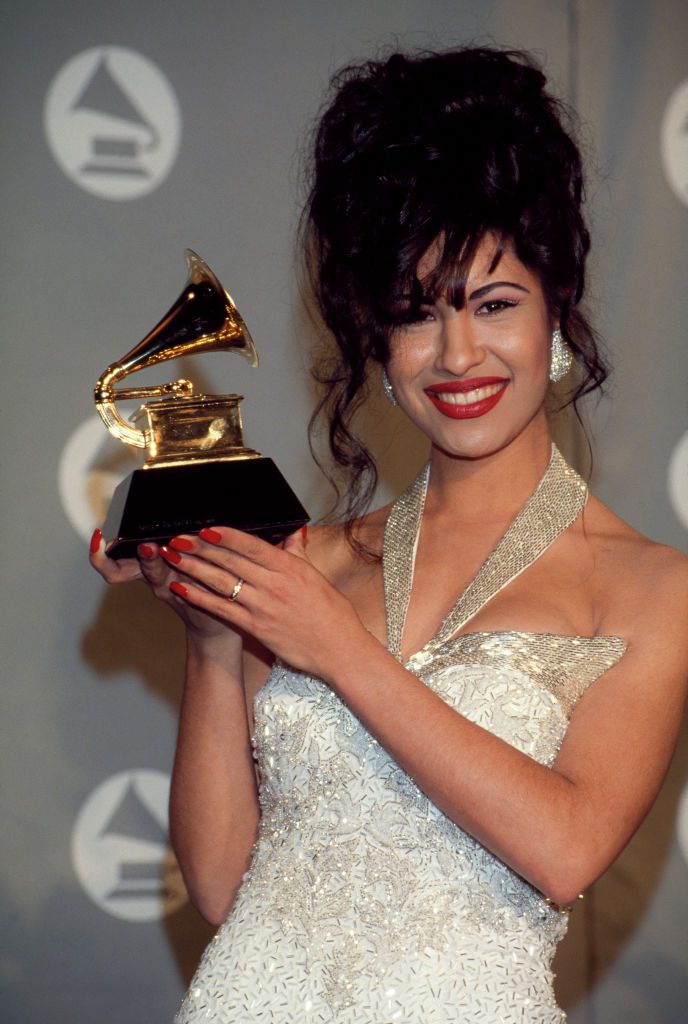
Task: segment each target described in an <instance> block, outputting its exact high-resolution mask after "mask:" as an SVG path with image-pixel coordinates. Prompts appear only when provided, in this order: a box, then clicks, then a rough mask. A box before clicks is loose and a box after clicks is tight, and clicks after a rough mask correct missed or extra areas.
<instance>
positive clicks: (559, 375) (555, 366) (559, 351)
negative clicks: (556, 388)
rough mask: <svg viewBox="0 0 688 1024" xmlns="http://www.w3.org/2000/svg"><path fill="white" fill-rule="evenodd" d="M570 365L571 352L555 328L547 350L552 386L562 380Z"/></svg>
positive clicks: (571, 361)
mask: <svg viewBox="0 0 688 1024" xmlns="http://www.w3.org/2000/svg"><path fill="white" fill-rule="evenodd" d="M572 365H573V352H572V351H571V349H570V348H569V346H568V345H567V344H566V342H565V341H564V336H563V334H562V333H561V331H560V330H559V328H558V327H557V329H556V331H552V345H551V347H550V350H549V379H550V380H551V381H552V383H553V384H556V383H557V381H560V380H563V379H564V377H565V376H566V374H567V373H568V372H569V370H570V369H571V367H572Z"/></svg>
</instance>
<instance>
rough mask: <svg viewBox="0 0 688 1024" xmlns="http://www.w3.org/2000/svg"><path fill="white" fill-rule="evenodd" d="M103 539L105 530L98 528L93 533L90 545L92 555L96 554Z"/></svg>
mask: <svg viewBox="0 0 688 1024" xmlns="http://www.w3.org/2000/svg"><path fill="white" fill-rule="evenodd" d="M102 539H103V531H102V530H99V529H98V528H96V529H95V530H94V531H93V535H92V537H91V543H90V545H89V551H90V553H91V554H92V555H95V553H96V551H97V550H98V548H99V547H100V542H101V540H102Z"/></svg>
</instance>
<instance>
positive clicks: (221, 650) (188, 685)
mask: <svg viewBox="0 0 688 1024" xmlns="http://www.w3.org/2000/svg"><path fill="white" fill-rule="evenodd" d="M172 557H174V552H172ZM91 562H92V564H93V566H94V568H95V569H96V570H97V571H98V572H99V573H100V574H101V575H102V576H103V577H104V578H105V579H106V580H107V581H108V582H110V583H120V582H126V581H128V580H133V579H140V578H144V579H145V580H146V582H147V583H148V584H149V586H150V587H151V590H152V591H153V593H154V594H155V595H156V596H157V597H159V598H160V599H161V600H163V601H165V603H167V604H169V605H170V607H171V608H172V609H173V610H174V611H175V612H177V614H179V615H180V617H181V618H182V620H183V622H184V624H185V626H186V634H187V665H186V680H185V685H184V693H183V698H182V706H181V711H180V720H179V734H178V742H177V751H176V756H175V764H174V772H173V776H172V788H171V793H170V834H171V840H172V845H173V847H174V850H175V853H176V854H177V857H178V860H179V864H180V867H181V870H182V874H183V876H184V880H185V883H186V886H187V889H188V891H189V895H190V897H191V901H192V902H193V903H194V905H195V906H196V907H197V909H198V910H199V911H200V912H201V913H202V914H203V916H204V917H206V918H207V920H208V921H210V922H211V923H213V924H219V923H220V922H221V921H222V920H224V918H225V917H226V915H227V912H228V910H229V908H230V906H231V904H232V901H233V899H234V896H235V894H236V890H237V889H238V887H239V885H240V883H241V879H242V876H243V874H244V873H245V871H246V870H247V868H248V864H249V860H250V854H251V849H252V846H253V843H254V840H255V836H256V830H257V827H258V821H259V809H258V797H257V786H256V777H255V772H254V766H253V759H252V755H251V744H250V731H251V720H250V712H249V706H250V703H251V701H252V695H253V693H254V692H255V690H256V689H258V687H259V686H260V685H261V684H262V682H263V681H264V679H265V677H266V676H267V673H268V670H269V661H270V657H269V655H268V653H267V652H266V651H264V650H263V649H262V648H261V647H260V645H259V644H257V643H256V641H255V640H253V638H251V637H248V638H242V636H241V634H240V633H239V632H237V631H236V630H234V629H232V628H231V627H229V626H228V625H227V623H224V622H220V621H218V620H217V619H214V618H213V617H212V616H209V615H207V614H205V613H203V612H199V611H198V610H196V609H193V608H191V607H189V606H188V605H187V604H186V603H185V602H184V601H180V600H179V599H178V598H177V597H175V596H173V594H172V593H171V592H170V589H169V584H170V583H171V582H173V581H174V580H175V579H178V575H177V573H176V572H175V571H174V566H170V565H169V564H167V563H166V562H165V561H164V560H163V559H162V558H161V557H160V556H159V552H158V550H157V548H155V547H154V546H148V547H144V548H143V549H142V551H141V557H140V558H139V559H127V560H124V561H120V562H114V561H112V560H111V559H108V558H107V557H106V556H105V554H104V551H103V545H102V537H100V538H98V537H95V536H94V542H93V544H92V549H91ZM244 639H245V640H246V642H245V643H244Z"/></svg>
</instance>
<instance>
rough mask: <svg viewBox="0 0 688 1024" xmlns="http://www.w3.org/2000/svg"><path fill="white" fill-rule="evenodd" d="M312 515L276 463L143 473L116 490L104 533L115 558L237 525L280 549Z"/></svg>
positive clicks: (218, 464) (199, 466) (207, 465)
mask: <svg viewBox="0 0 688 1024" xmlns="http://www.w3.org/2000/svg"><path fill="white" fill-rule="evenodd" d="M308 519H309V516H308V513H307V512H306V510H305V509H304V507H303V505H302V504H301V502H300V501H299V500H298V498H297V497H296V495H295V494H294V492H293V491H292V489H291V487H290V486H289V484H288V483H287V481H286V480H285V479H284V477H283V476H282V474H281V473H280V471H279V470H278V468H277V466H276V465H275V464H274V462H273V461H272V459H263V458H260V459H236V460H234V461H228V462H220V461H215V462H200V463H198V464H196V465H189V466H164V467H161V468H159V469H137V470H135V471H134V472H133V473H131V474H130V475H129V476H128V477H126V479H124V480H123V481H122V482H121V484H120V485H119V486H118V487H117V489H116V490H115V493H114V496H113V499H112V504H111V505H110V511H109V512H108V516H107V520H106V522H105V526H104V527H103V533H104V534H105V538H106V541H107V548H106V551H107V554H108V555H109V556H110V558H134V557H135V556H136V549H137V547H138V545H139V544H144V543H146V542H148V543H153V544H166V543H167V542H168V541H170V540H171V539H172V538H173V537H176V536H177V534H180V533H198V532H199V530H202V529H203V528H204V527H205V526H232V527H234V528H235V529H236V530H245V531H246V532H247V533H254V534H256V535H257V536H258V537H262V538H263V539H264V540H267V541H270V542H271V543H273V544H277V543H278V542H279V541H281V540H283V539H284V538H285V537H286V536H288V534H290V533H294V531H295V530H298V529H299V527H300V526H303V525H304V523H307V522H308Z"/></svg>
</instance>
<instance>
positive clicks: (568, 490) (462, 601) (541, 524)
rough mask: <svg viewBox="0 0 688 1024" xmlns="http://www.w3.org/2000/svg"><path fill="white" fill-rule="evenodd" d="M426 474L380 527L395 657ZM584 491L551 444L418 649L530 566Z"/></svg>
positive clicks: (578, 506) (451, 631)
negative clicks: (517, 504)
mask: <svg viewBox="0 0 688 1024" xmlns="http://www.w3.org/2000/svg"><path fill="white" fill-rule="evenodd" d="M429 479H430V466H429V464H428V465H427V466H425V468H424V469H423V470H422V471H421V472H420V474H419V475H418V476H417V477H416V479H415V480H414V481H413V483H412V484H411V486H410V487H409V488H408V489H407V490H406V491H404V493H403V494H402V495H401V496H400V497H399V498H398V499H397V500H396V501H395V503H394V505H393V506H392V509H391V511H390V514H389V517H388V519H387V524H386V526H385V535H384V544H383V553H382V571H383V578H384V590H385V613H386V618H387V645H388V647H389V650H390V651H391V652H392V654H394V656H395V657H396V658H397V659H398V660H400V661H401V660H402V655H401V644H402V636H403V631H404V625H405V622H406V614H407V611H408V606H409V601H410V598H411V587H412V584H413V573H414V569H415V561H416V552H417V550H418V539H419V536H420V527H421V522H422V518H423V510H424V508H425V497H426V494H427V489H428V481H429ZM587 496H588V488H587V485H586V484H585V482H584V481H583V480H582V479H581V478H580V477H579V475H578V474H577V473H576V471H575V470H574V469H572V468H571V467H570V466H569V465H568V463H567V462H566V461H565V460H564V458H563V456H562V455H561V453H560V452H559V450H558V448H557V447H556V446H555V445H554V444H553V445H552V455H551V458H550V461H549V465H548V467H547V469H546V470H545V473H544V475H543V477H542V479H541V480H540V482H539V484H538V485H537V487H536V488H535V490H534V491H533V493H532V494H531V496H530V497H529V498H528V500H527V501H526V503H525V505H524V506H523V508H522V509H521V511H520V512H519V513H518V515H517V516H516V517H515V519H514V520H513V521H512V522H511V524H510V525H509V526H508V527H507V529H506V532H505V533H504V534H503V536H502V538H501V540H500V541H498V543H497V545H496V546H495V547H494V548H493V549H492V551H491V552H490V554H489V555H488V556H487V558H486V559H485V561H484V562H483V564H482V565H481V566H480V568H479V569H478V571H477V573H476V574H475V576H474V577H473V579H472V580H471V582H470V583H469V584H468V586H467V587H466V589H465V590H464V592H463V593H462V594H461V595H460V596H459V598H458V600H457V602H456V604H455V605H454V606H453V608H452V609H451V611H450V612H449V614H448V615H447V616H446V618H445V619H444V621H443V622H442V623H441V625H440V627H439V629H438V630H437V632H436V633H435V634H434V636H432V637H431V638H430V640H428V642H427V643H426V644H425V645H424V646H423V647H422V648H421V651H428V650H431V649H435V648H436V647H439V646H440V645H441V644H444V643H446V642H447V641H448V640H450V639H451V638H452V637H454V636H455V635H456V634H457V633H458V632H459V630H460V629H461V628H462V627H463V626H464V625H465V624H466V623H467V622H469V621H470V620H471V619H472V618H474V617H475V616H476V615H477V614H478V612H479V611H480V610H481V609H482V608H483V607H484V606H485V605H486V604H487V602H488V601H490V600H491V599H492V598H493V597H494V596H495V595H496V594H498V593H499V592H500V591H501V590H503V589H504V587H506V586H508V584H509V583H511V582H512V580H514V579H515V578H516V577H517V576H519V575H520V574H521V573H522V572H524V571H525V569H527V568H528V566H530V565H532V563H533V562H534V561H536V559H537V558H539V557H540V555H542V554H543V552H544V551H546V549H547V548H548V547H549V546H550V544H552V543H553V542H554V541H555V540H556V539H557V537H559V536H560V535H561V534H562V533H563V532H564V530H566V529H568V527H569V526H571V524H572V523H573V522H574V521H575V520H576V519H577V518H578V516H579V515H580V513H581V511H582V509H583V507H584V505H585V502H586V500H587ZM415 653H417V654H418V653H421V652H420V651H419V652H415ZM412 657H413V655H412Z"/></svg>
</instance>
